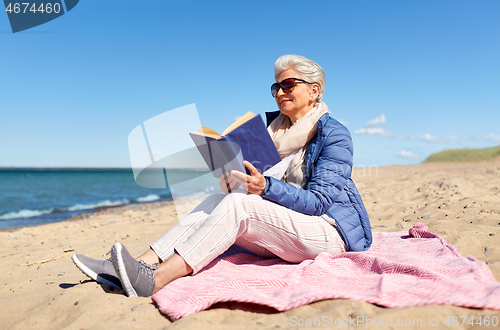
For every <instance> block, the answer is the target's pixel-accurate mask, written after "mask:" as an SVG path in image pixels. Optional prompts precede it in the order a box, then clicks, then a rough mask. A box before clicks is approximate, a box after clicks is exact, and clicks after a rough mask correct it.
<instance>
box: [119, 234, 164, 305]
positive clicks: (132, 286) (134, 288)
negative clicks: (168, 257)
mask: <svg viewBox="0 0 500 330" xmlns="http://www.w3.org/2000/svg"><path fill="white" fill-rule="evenodd" d="M111 261H112V262H113V266H114V267H115V270H116V272H117V273H118V276H119V278H120V281H121V282H122V285H123V289H124V291H125V293H126V294H127V296H129V297H150V296H152V295H153V290H154V288H155V276H154V274H155V270H156V269H158V266H159V264H154V265H153V266H150V265H148V264H146V263H145V262H144V261H142V260H140V261H137V260H135V259H134V258H133V257H132V256H131V255H130V253H128V251H127V249H125V247H124V246H123V245H121V244H120V243H115V245H113V248H112V249H111Z"/></svg>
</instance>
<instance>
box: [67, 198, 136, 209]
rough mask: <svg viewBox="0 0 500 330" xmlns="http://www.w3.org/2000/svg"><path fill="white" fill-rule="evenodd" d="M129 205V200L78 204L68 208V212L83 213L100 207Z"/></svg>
mask: <svg viewBox="0 0 500 330" xmlns="http://www.w3.org/2000/svg"><path fill="white" fill-rule="evenodd" d="M128 203H129V200H128V199H120V200H117V201H110V200H105V201H102V202H99V203H95V204H76V205H73V206H70V207H68V208H67V210H68V211H82V210H90V209H96V208H98V207H104V206H118V205H124V204H128Z"/></svg>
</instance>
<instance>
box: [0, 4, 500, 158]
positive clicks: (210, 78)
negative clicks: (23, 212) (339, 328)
mask: <svg viewBox="0 0 500 330" xmlns="http://www.w3.org/2000/svg"><path fill="white" fill-rule="evenodd" d="M499 16H500V2H499V1H495V0H492V1H439V0H433V1H382V0H379V1H314V2H312V1H164V0H145V1H120V2H118V1H97V0H86V1H80V3H79V4H78V5H77V6H76V7H75V8H74V9H73V10H72V11H71V12H69V13H67V14H66V15H63V16H62V17H60V18H58V19H56V20H54V21H51V22H48V23H46V24H44V25H41V26H38V27H35V28H33V29H30V30H27V31H25V32H19V33H16V34H13V33H12V32H11V30H10V25H9V22H8V18H7V14H6V13H0V62H1V64H2V65H1V66H0V167H2V166H23V167H24V166H29V167H38V166H41V167H46V166H55V167H66V166H70V167H71V166H77V167H129V166H130V160H129V155H128V146H127V137H128V134H129V133H130V132H131V131H132V130H133V129H134V127H136V126H137V125H139V124H141V123H142V122H144V121H146V120H147V119H149V118H151V117H154V116H156V115H158V114H161V113H163V112H165V111H168V110H171V109H174V108H178V107H181V106H184V105H187V104H190V103H196V106H197V109H198V113H199V115H200V119H201V122H202V124H204V125H205V126H208V127H212V128H214V129H216V130H220V131H222V130H224V128H225V127H227V126H228V125H229V124H230V123H231V122H232V120H233V119H234V118H235V117H237V116H239V115H243V114H244V113H246V112H247V111H252V112H255V113H260V114H264V112H266V111H274V110H276V109H277V108H276V104H275V102H274V99H273V98H272V97H271V95H270V90H269V87H270V85H271V84H272V83H273V82H274V72H273V65H274V61H275V60H276V59H277V58H278V57H279V56H280V55H283V54H301V55H304V56H306V57H308V58H310V59H312V60H314V61H316V62H317V63H319V64H320V65H321V66H322V67H323V69H324V70H325V72H326V76H327V84H326V91H325V96H324V99H323V100H324V101H325V103H326V104H327V105H328V106H329V108H330V110H331V111H332V114H331V115H332V116H333V117H334V118H336V119H338V120H340V121H341V122H343V123H344V124H345V125H346V126H347V128H348V129H349V130H350V132H351V134H352V136H353V140H354V147H355V156H354V160H355V166H373V165H377V166H382V165H389V164H403V165H406V164H414V163H419V162H421V161H422V160H423V159H425V157H426V156H428V155H429V154H431V153H433V152H437V151H440V150H443V149H448V148H479V147H490V146H495V145H500V130H499V128H498V126H499V122H500V119H499V118H500V116H499V113H500V60H499V59H500V20H499V19H498V17H499Z"/></svg>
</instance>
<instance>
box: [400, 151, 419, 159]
mask: <svg viewBox="0 0 500 330" xmlns="http://www.w3.org/2000/svg"><path fill="white" fill-rule="evenodd" d="M396 156H398V157H401V158H410V159H419V158H420V155H419V154H416V153H413V152H411V151H407V150H404V149H403V150H401V151H398V152H396Z"/></svg>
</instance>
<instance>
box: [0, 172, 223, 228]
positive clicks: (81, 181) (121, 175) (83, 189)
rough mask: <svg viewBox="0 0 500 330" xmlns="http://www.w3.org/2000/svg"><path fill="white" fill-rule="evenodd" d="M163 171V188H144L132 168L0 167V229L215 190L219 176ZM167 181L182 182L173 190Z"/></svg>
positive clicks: (59, 219) (38, 223) (65, 218)
mask: <svg viewBox="0 0 500 330" xmlns="http://www.w3.org/2000/svg"><path fill="white" fill-rule="evenodd" d="M166 175H167V177H168V180H166V181H167V182H166V186H167V187H166V188H144V187H141V186H139V185H138V184H137V183H136V182H135V179H134V174H133V172H132V170H131V169H15V168H14V169H13V168H9V169H0V229H7V228H18V227H27V226H36V225H40V224H45V223H51V222H58V221H63V220H67V219H69V218H71V217H72V216H74V215H77V214H80V213H85V212H92V211H95V210H98V209H101V208H106V207H113V206H120V205H129V204H138V203H151V202H158V201H166V200H172V198H173V195H174V196H182V195H186V196H188V195H191V194H206V193H211V192H212V191H214V190H215V189H216V188H217V189H218V184H217V182H218V180H214V178H213V177H212V175H211V174H210V172H208V173H203V172H201V173H200V171H196V170H182V169H178V170H172V171H169V172H167V173H166ZM168 182H177V183H179V182H185V183H186V184H176V185H175V188H172V189H171V187H170V186H168ZM193 182H194V183H193ZM173 189H176V190H173Z"/></svg>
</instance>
